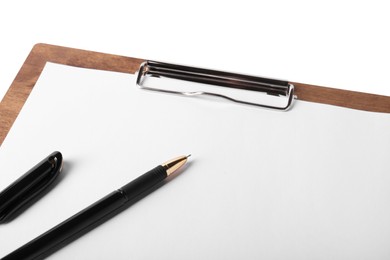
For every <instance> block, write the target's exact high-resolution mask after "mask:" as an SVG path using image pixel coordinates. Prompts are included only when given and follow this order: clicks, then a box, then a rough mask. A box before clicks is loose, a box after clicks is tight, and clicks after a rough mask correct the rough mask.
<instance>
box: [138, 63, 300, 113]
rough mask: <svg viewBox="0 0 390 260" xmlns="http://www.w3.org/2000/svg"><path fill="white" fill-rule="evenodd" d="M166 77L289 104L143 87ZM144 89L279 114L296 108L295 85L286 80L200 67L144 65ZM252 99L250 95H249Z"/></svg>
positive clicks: (140, 77) (141, 71) (141, 73)
mask: <svg viewBox="0 0 390 260" xmlns="http://www.w3.org/2000/svg"><path fill="white" fill-rule="evenodd" d="M146 76H150V77H159V78H160V77H165V78H171V79H178V80H184V81H191V82H197V83H203V84H208V85H217V86H221V87H227V88H230V89H234V90H247V91H253V92H252V94H253V93H254V92H256V93H265V94H267V95H272V96H276V97H281V98H284V99H285V102H284V103H283V104H281V105H277V106H276V105H270V104H265V103H263V102H258V101H257V100H255V101H254V100H251V99H249V100H245V98H237V97H235V95H234V94H233V95H228V94H226V93H224V92H220V93H218V92H215V91H203V90H202V91H198V90H196V91H187V90H170V89H160V88H155V87H147V86H145V85H144V84H143V77H146ZM136 84H137V85H138V86H139V87H140V88H141V89H145V90H152V91H158V92H165V93H172V94H180V95H184V96H199V95H209V96H216V97H221V98H224V99H228V100H230V101H233V102H237V103H241V104H247V105H254V106H259V107H264V108H270V109H276V110H284V111H286V110H288V109H290V108H291V107H292V104H293V100H294V98H295V96H294V85H292V84H291V83H289V82H288V81H284V80H277V79H270V78H263V77H257V76H249V75H243V74H237V73H231V72H224V71H218V70H210V69H203V68H196V67H189V66H183V65H175V64H170V63H163V62H157V61H146V62H144V63H142V64H141V66H140V68H139V71H138V76H137V83H136ZM247 96H248V94H247Z"/></svg>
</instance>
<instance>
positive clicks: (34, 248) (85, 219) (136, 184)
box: [2, 156, 189, 260]
mask: <svg viewBox="0 0 390 260" xmlns="http://www.w3.org/2000/svg"><path fill="white" fill-rule="evenodd" d="M188 157H189V156H181V157H178V158H175V159H173V160H170V161H168V162H166V163H164V164H162V165H159V166H157V167H155V168H154V169H152V170H150V171H148V172H147V173H145V174H143V175H141V176H140V177H138V178H137V179H135V180H133V181H131V182H130V183H128V184H126V185H125V186H123V187H122V188H120V189H118V190H116V191H113V192H111V193H110V194H108V195H107V196H105V197H104V198H102V199H100V200H99V201H97V202H95V203H94V204H92V205H90V206H89V207H87V208H85V209H84V210H82V211H80V212H79V213H77V214H76V215H73V216H72V217H70V218H68V219H67V220H65V221H64V222H62V223H60V224H58V225H57V226H55V227H53V228H52V229H50V230H49V231H47V232H45V233H43V234H42V235H40V236H39V237H37V238H35V239H33V240H31V241H30V242H28V243H27V244H25V245H24V246H22V247H20V248H18V249H16V250H15V251H13V252H12V253H10V254H8V255H7V256H5V257H4V258H2V259H3V260H9V259H17V260H21V259H42V258H44V257H47V256H48V255H50V254H51V253H53V252H55V251H56V250H58V249H60V248H61V247H63V246H65V245H66V244H69V243H70V242H72V241H74V240H75V239H77V238H78V237H80V236H82V235H83V234H85V233H86V232H88V231H90V230H91V229H93V228H94V227H96V226H97V225H99V224H101V223H103V222H104V221H105V220H107V219H108V218H110V217H112V216H113V215H115V214H116V213H117V212H118V211H120V209H121V208H126V206H127V205H131V204H133V203H134V202H136V201H138V200H139V199H141V198H143V197H144V196H146V195H147V194H149V193H150V192H151V191H152V190H153V188H155V187H156V186H157V185H158V184H159V183H161V182H162V181H163V180H164V179H165V178H166V177H168V176H169V175H171V174H172V173H173V172H175V171H176V170H177V169H179V168H180V167H181V166H183V165H184V164H185V163H186V162H187V158H188Z"/></svg>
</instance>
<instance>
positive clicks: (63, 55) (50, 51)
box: [0, 44, 390, 145]
mask: <svg viewBox="0 0 390 260" xmlns="http://www.w3.org/2000/svg"><path fill="white" fill-rule="evenodd" d="M143 61H144V60H143V59H138V58H130V57H124V56H119V55H112V54H105V53H99V52H92V51H85V50H79V49H73V48H67V47H61V46H55V45H49V44H37V45H35V46H34V47H33V49H32V50H31V52H30V54H29V56H28V57H27V59H26V61H25V62H24V64H23V65H22V67H21V69H20V71H19V73H18V74H17V75H16V77H15V79H14V81H13V82H12V84H11V86H10V88H9V89H8V91H7V93H6V94H5V96H4V98H3V100H2V101H1V103H0V145H1V144H2V143H3V141H4V139H5V137H6V136H7V133H8V132H9V130H10V129H11V127H12V124H13V123H14V121H15V120H16V117H17V116H18V114H19V112H20V110H21V109H22V107H23V105H24V103H25V101H26V100H27V98H28V96H29V94H30V92H31V90H32V89H33V87H34V85H35V83H36V81H37V80H38V78H39V75H40V74H41V72H42V70H43V68H44V66H45V64H46V62H54V63H59V64H65V65H70V66H76V67H81V68H91V69H98V70H108V71H117V72H124V73H131V74H134V73H135V72H136V71H137V70H138V67H139V66H140V64H141V63H142V62H143ZM292 83H293V84H294V86H295V95H296V96H297V97H298V99H299V100H305V101H310V102H316V103H323V104H329V105H336V106H341V107H347V108H352V109H359V110H366V111H372V112H383V113H390V97H388V96H381V95H374V94H366V93H360V92H354V91H347V90H340V89H334V88H328V87H320V86H315V85H308V84H302V83H297V82H292ZM292 109H294V108H292ZM287 113H288V112H287Z"/></svg>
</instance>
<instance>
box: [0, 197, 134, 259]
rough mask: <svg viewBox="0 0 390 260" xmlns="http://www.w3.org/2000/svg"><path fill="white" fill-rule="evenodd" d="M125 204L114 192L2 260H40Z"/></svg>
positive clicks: (99, 222) (123, 198)
mask: <svg viewBox="0 0 390 260" xmlns="http://www.w3.org/2000/svg"><path fill="white" fill-rule="evenodd" d="M126 202H127V199H126V197H125V196H124V195H123V193H122V192H121V191H114V192H112V193H110V194H108V195H107V196H105V197H104V198H102V199H101V200H99V201H97V202H95V203H94V204H92V205H90V206H89V207H87V208H85V209H84V210H82V211H80V212H79V213H77V214H76V215H74V216H72V217H70V218H68V219H67V220H65V221H64V222H62V223H60V224H58V225H57V226H55V227H53V228H52V229H50V230H49V231H47V232H45V233H43V234H42V235H40V236H39V237H37V238H35V239H34V240H31V241H30V242H29V243H27V244H25V245H24V246H22V247H20V248H18V249H17V250H15V251H13V252H12V253H10V254H9V255H7V256H5V257H4V258H2V260H11V259H15V260H16V259H17V260H22V259H36V258H38V259H42V258H43V257H45V256H47V255H49V254H51V253H53V252H54V251H56V250H58V249H59V248H61V247H63V246H65V245H66V244H68V243H70V242H72V241H73V240H75V239H77V238H78V237H80V236H82V235H83V234H85V233H87V232H88V231H90V230H91V229H93V228H94V227H96V226H97V225H99V224H101V223H102V221H104V220H105V217H107V216H109V215H110V213H113V212H115V210H117V209H118V208H120V207H121V206H122V205H124V204H125V203H126Z"/></svg>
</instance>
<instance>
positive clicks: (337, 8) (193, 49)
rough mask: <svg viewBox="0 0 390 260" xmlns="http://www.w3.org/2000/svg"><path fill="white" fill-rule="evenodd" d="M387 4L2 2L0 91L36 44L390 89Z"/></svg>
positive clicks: (367, 89) (379, 91)
mask: <svg viewBox="0 0 390 260" xmlns="http://www.w3.org/2000/svg"><path fill="white" fill-rule="evenodd" d="M386 2H387V1H374V0H370V1H356V0H354V1H308V0H307V1H304V0H302V1H280V0H276V1H275V0H272V1H244V0H241V1H214V2H213V1H202V0H197V1H187V2H185V1H151V0H148V1H118V0H110V1H99V0H94V1H79V0H78V1H76V0H67V1H62V2H58V1H44V0H36V1H17V0H15V1H2V2H1V3H0V35H1V36H0V37H1V41H0V97H2V96H3V95H4V93H5V91H6V90H7V89H8V87H9V85H10V84H11V83H12V80H13V79H14V77H15V75H16V74H17V72H18V71H19V68H20V67H21V65H22V64H23V62H24V60H25V58H26V57H27V55H28V54H29V52H30V50H31V48H32V47H33V45H34V44H35V43H39V42H43V43H50V44H57V45H63V46H68V47H75V48H81V49H87V50H94V51H100V52H106V53H113V54H120V55H126V56H132V57H139V58H148V59H154V60H160V61H168V62H174V63H181V64H188V65H196V66H201V67H206V68H215V69H223V70H228V71H234V72H243V73H248V74H254V75H261V76H268V77H276V78H281V79H286V80H290V81H297V82H303V83H311V84H316V85H324V86H329V87H336V88H343V89H351V90H355V91H363V92H370V93H377V94H382V95H390V87H389V83H388V80H387V78H388V74H389V73H388V71H389V69H388V68H389V65H388V61H389V60H390V50H389V46H390V36H389V24H390V16H389V15H388V13H389V7H388V3H386Z"/></svg>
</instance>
